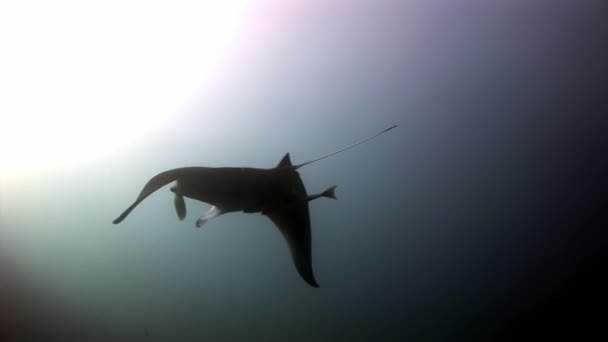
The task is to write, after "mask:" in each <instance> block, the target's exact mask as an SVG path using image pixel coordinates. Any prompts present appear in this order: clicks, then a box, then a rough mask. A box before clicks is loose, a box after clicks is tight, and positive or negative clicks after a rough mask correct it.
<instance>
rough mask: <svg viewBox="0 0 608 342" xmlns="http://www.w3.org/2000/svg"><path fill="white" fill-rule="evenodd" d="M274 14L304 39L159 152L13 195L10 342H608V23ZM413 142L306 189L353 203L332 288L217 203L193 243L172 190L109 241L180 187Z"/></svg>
mask: <svg viewBox="0 0 608 342" xmlns="http://www.w3.org/2000/svg"><path fill="white" fill-rule="evenodd" d="M273 6H276V7H273ZM266 10H268V11H271V10H272V13H279V14H278V17H279V18H284V20H278V21H275V22H272V23H266V24H267V26H268V27H269V28H267V30H268V32H267V36H265V39H262V40H260V41H258V44H260V45H259V46H254V48H253V51H254V53H253V54H252V55H249V56H248V57H247V60H241V59H239V58H236V57H235V58H234V60H232V61H230V69H229V70H230V71H229V72H228V76H227V77H226V78H225V79H223V80H220V81H218V82H217V84H214V86H213V87H212V89H211V90H209V91H208V92H207V93H205V96H208V97H206V98H201V99H200V102H198V103H197V104H196V105H193V106H191V107H190V108H187V109H185V110H183V111H182V112H180V113H179V114H176V115H175V116H174V117H173V118H172V119H171V121H170V122H168V123H167V124H166V126H165V127H163V129H162V130H161V132H160V133H159V134H156V135H151V136H144V137H142V138H141V139H140V140H138V143H137V144H136V146H135V147H132V148H131V149H129V150H128V151H123V152H117V154H116V156H114V157H113V158H109V159H104V160H103V161H98V162H92V163H91V164H88V165H85V166H80V167H77V168H74V169H70V170H67V171H62V172H59V173H57V172H56V173H49V174H45V175H39V176H37V177H31V178H27V180H23V181H21V182H16V181H15V182H12V183H11V184H6V183H3V184H2V186H3V189H4V190H2V189H0V190H2V193H1V197H0V200H1V201H2V202H1V203H0V205H1V206H2V211H1V212H0V214H1V216H0V219H1V221H0V223H1V225H2V227H1V231H0V233H2V235H0V237H1V238H2V240H0V258H1V259H0V260H1V263H0V276H1V278H0V305H1V306H0V339H1V340H7V341H21V340H47V341H48V340H63V341H65V340H121V341H123V340H124V341H138V340H139V341H166V340H190V341H194V340H197V341H201V340H204V341H241V340H253V341H370V340H376V341H402V340H408V339H409V340H413V341H419V340H453V339H468V340H470V339H490V340H491V339H499V338H515V337H518V338H532V337H539V336H546V335H547V334H550V335H555V334H562V333H563V334H573V335H575V336H578V335H577V334H582V335H583V336H584V335H585V334H587V333H591V332H595V331H597V332H600V330H599V327H600V325H599V321H600V319H599V318H598V316H596V315H595V314H592V312H593V311H592V310H593V309H594V308H595V309H598V308H599V309H600V310H603V309H602V308H601V307H599V305H600V304H599V299H598V298H599V297H598V295H599V293H600V292H601V291H602V289H603V288H605V287H604V285H605V283H602V281H601V280H600V279H601V277H602V276H605V268H606V267H605V266H606V265H605V262H603V261H601V260H605V259H604V258H602V256H604V257H605V251H606V249H605V247H606V240H605V238H603V237H602V234H603V230H604V228H605V227H606V223H607V222H606V216H605V214H604V211H605V203H606V201H605V200H602V199H601V198H603V197H604V196H605V189H606V185H607V184H606V174H607V173H606V171H608V169H607V168H606V162H605V156H606V152H607V151H608V150H607V148H606V146H608V145H607V144H606V138H605V136H606V132H608V131H607V128H608V125H607V120H606V113H607V110H608V106H607V101H606V98H607V95H608V90H607V84H608V65H607V61H608V53H607V51H608V7H607V6H606V3H605V2H603V1H533V2H528V1H513V2H499V1H489V2H481V1H457V2H452V1H450V2H448V1H430V2H426V1H425V2H423V1H412V2H389V1H387V2H380V3H378V2H371V1H370V2H352V3H351V2H345V3H339V4H338V3H336V4H334V5H323V4H320V3H319V4H314V5H309V6H300V7H297V10H291V11H287V10H286V9H284V8H282V7H280V6H279V5H277V4H274V5H268V8H267V9H266ZM281 11H284V12H281ZM261 13H262V14H263V13H264V12H263V11H262V12H261ZM263 18H264V16H263V15H260V19H259V20H263ZM134 20H135V19H134ZM159 25H160V23H159ZM201 97H202V95H201ZM33 100H35V99H33ZM393 124H398V125H399V127H398V128H397V129H395V130H392V131H391V132H389V133H387V134H385V135H382V136H380V137H378V138H377V139H375V140H372V141H370V142H368V143H366V144H364V145H362V146H359V147H357V148H356V149H353V150H349V151H347V152H344V153H342V154H339V155H337V156H335V157H332V158H330V159H327V160H323V161H320V162H318V163H314V164H311V165H308V166H306V167H304V168H302V169H301V170H300V174H301V177H302V179H303V181H304V184H305V186H306V188H307V190H308V191H309V192H310V193H316V192H319V191H322V190H324V189H325V188H327V187H328V186H331V185H337V186H338V187H337V196H338V198H339V199H338V201H332V200H329V199H319V200H315V201H314V202H311V203H310V218H311V223H312V242H313V243H312V246H313V247H312V253H313V268H314V272H315V276H316V279H317V281H318V282H319V284H320V288H319V289H314V288H311V287H309V286H308V285H307V284H306V283H305V282H304V281H303V280H302V279H301V278H300V276H299V275H298V273H297V272H296V270H295V268H294V267H293V265H292V261H291V259H290V257H289V250H288V248H287V245H286V244H285V242H284V240H283V238H282V236H281V235H280V234H279V232H278V230H277V229H276V228H275V227H274V226H273V224H272V222H271V221H270V220H269V219H268V218H266V217H264V216H261V215H257V214H243V213H236V214H228V215H224V216H221V217H218V218H216V219H214V220H213V221H211V222H210V223H208V224H207V225H205V226H204V228H202V229H196V228H195V227H194V222H195V221H196V218H197V217H198V216H200V215H202V214H203V213H204V212H205V211H206V210H207V208H208V207H209V206H208V205H207V204H204V203H200V202H194V201H191V200H187V206H188V216H187V218H186V219H185V220H184V221H181V222H180V221H178V220H177V218H176V217H175V213H174V209H173V197H172V194H171V193H170V192H169V189H168V188H163V189H161V190H160V191H158V192H156V193H155V194H154V195H152V196H151V197H149V198H148V199H146V200H145V201H144V202H142V203H141V204H140V205H139V206H138V207H137V208H136V209H135V210H134V211H133V212H132V213H131V215H130V216H129V217H128V218H127V219H126V220H125V221H124V222H123V223H121V224H120V225H113V224H112V223H111V222H112V220H113V219H114V218H116V217H117V216H118V215H119V214H120V213H121V212H122V211H123V210H124V209H125V208H126V207H127V206H128V205H129V204H130V203H131V202H132V201H133V200H134V199H135V197H136V196H137V194H138V193H139V191H140V190H141V188H142V186H143V185H144V184H145V182H146V181H147V180H148V179H149V178H150V177H152V176H153V175H155V174H157V173H159V172H161V171H164V170H167V169H171V168H175V167H181V166H195V165H201V166H249V167H262V168H263V167H273V166H275V165H276V163H278V161H279V160H280V159H281V157H282V156H283V155H284V154H285V153H286V152H290V153H291V158H292V161H293V162H294V163H301V162H304V161H307V160H310V159H312V158H315V157H318V156H321V155H323V154H325V153H329V152H331V151H333V150H336V149H338V148H341V147H344V146H347V145H349V144H351V143H353V142H355V141H358V140H360V139H362V138H365V137H367V136H369V135H371V134H374V133H376V132H377V131H379V130H381V129H383V128H386V127H388V126H390V125H393ZM107 139H112V132H108V137H107ZM41 143H43V142H41ZM74 143H77V142H74ZM602 284H604V285H602Z"/></svg>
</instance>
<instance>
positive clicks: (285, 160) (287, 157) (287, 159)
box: [277, 152, 291, 168]
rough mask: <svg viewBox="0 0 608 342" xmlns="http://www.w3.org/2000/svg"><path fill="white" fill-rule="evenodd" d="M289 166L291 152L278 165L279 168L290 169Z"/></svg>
mask: <svg viewBox="0 0 608 342" xmlns="http://www.w3.org/2000/svg"><path fill="white" fill-rule="evenodd" d="M289 166H291V158H289V152H287V153H286V154H285V155H284V156H283V159H281V161H280V162H279V165H277V168H281V167H289Z"/></svg>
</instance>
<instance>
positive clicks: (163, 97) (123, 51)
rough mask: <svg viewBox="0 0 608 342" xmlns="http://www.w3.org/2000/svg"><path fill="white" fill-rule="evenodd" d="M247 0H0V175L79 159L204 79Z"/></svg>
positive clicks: (111, 148) (132, 131) (141, 131)
mask: <svg viewBox="0 0 608 342" xmlns="http://www.w3.org/2000/svg"><path fill="white" fill-rule="evenodd" d="M246 5H247V4H246V3H245V1H193V2H180V1H167V2H163V3H159V2H154V1H115V2H111V1H100V2H89V1H73V2H69V1H68V2H66V1H40V2H28V1H3V2H0V47H1V52H0V176H7V175H19V174H23V173H30V172H40V171H45V170H49V169H52V168H64V167H68V166H75V165H80V164H83V163H86V162H89V161H91V160H95V159H99V158H102V157H106V156H108V155H111V154H112V153H113V152H115V151H117V150H119V149H124V148H126V147H128V146H129V145H130V144H132V143H133V142H134V141H136V140H137V139H138V138H141V137H142V136H144V135H146V134H149V133H151V132H153V131H155V130H158V129H159V126H161V125H162V124H163V122H166V120H168V119H169V118H170V116H171V115H172V114H175V113H176V112H177V111H178V110H180V109H182V108H183V106H184V105H185V104H186V103H187V102H188V101H189V99H190V100H191V99H192V98H193V97H194V96H196V95H197V93H198V92H199V91H200V89H201V88H202V87H203V86H204V85H205V81H206V80H208V79H209V77H210V76H211V73H212V72H213V71H214V70H215V69H216V68H215V67H217V63H218V60H219V59H220V58H221V57H222V53H225V51H226V48H227V46H228V45H229V43H230V40H231V38H232V37H233V35H234V34H235V31H236V30H237V29H238V23H239V20H240V19H241V16H242V15H243V14H244V12H245V10H246Z"/></svg>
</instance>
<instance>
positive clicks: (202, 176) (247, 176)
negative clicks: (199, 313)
mask: <svg viewBox="0 0 608 342" xmlns="http://www.w3.org/2000/svg"><path fill="white" fill-rule="evenodd" d="M395 127H397V125H394V126H391V127H389V128H387V129H385V130H383V131H381V132H379V133H377V134H376V135H374V136H372V137H369V138H367V139H365V140H362V141H359V142H357V143H355V144H352V145H350V146H348V147H345V148H343V149H341V150H338V151H335V152H332V153H330V154H327V155H324V156H322V157H319V158H317V159H314V160H311V161H308V162H305V163H302V164H297V165H293V164H292V163H291V159H290V156H289V153H287V154H285V156H284V157H283V158H282V159H281V161H280V162H279V164H278V165H277V166H275V167H273V168H270V169H259V168H251V167H182V168H177V169H172V170H168V171H165V172H161V173H159V174H157V175H156V176H154V177H152V179H150V180H149V181H148V183H146V185H145V186H144V188H143V189H142V191H141V192H140V193H139V196H137V199H136V200H135V202H133V204H131V206H129V207H128V208H127V209H126V210H125V211H124V212H123V213H122V214H121V215H120V216H119V217H118V218H116V219H115V220H114V221H113V223H114V224H118V223H120V222H122V221H123V220H124V219H125V218H126V217H127V215H129V213H131V211H132V210H133V209H134V208H135V207H136V206H137V205H138V204H139V203H140V202H141V201H143V200H144V199H145V198H146V197H148V196H150V195H151V194H152V193H153V192H155V191H156V190H158V189H160V188H162V187H163V186H165V185H167V184H169V183H172V182H175V183H174V185H173V186H172V187H171V191H172V192H173V194H174V204H175V211H176V213H177V217H178V218H179V219H180V220H183V219H184V218H185V217H186V203H185V200H184V197H187V198H190V199H194V200H198V201H202V202H205V203H209V204H211V205H212V206H211V208H210V209H209V210H208V211H207V212H206V213H205V214H204V215H203V216H201V217H199V218H198V220H197V221H196V227H198V228H200V227H201V226H203V225H204V224H205V223H207V222H209V221H210V220H211V219H213V218H215V217H218V216H220V215H222V214H226V213H232V212H244V213H261V214H262V215H265V216H268V217H269V218H270V220H272V222H274V224H275V225H276V226H277V227H278V228H279V231H280V232H281V233H282V235H283V237H284V238H285V240H286V241H287V244H288V246H289V249H290V251H291V257H292V259H293V262H294V264H295V267H296V269H297V271H298V273H299V274H300V276H301V277H302V278H303V279H304V281H306V283H308V284H309V285H310V286H312V287H319V284H318V283H317V281H316V280H315V277H314V274H313V270H312V258H311V235H310V215H309V210H308V202H310V201H312V200H314V199H317V198H320V197H327V198H332V199H336V195H335V188H336V186H332V187H330V188H328V189H327V190H325V191H323V192H321V193H318V194H313V195H308V193H307V192H306V188H305V187H304V183H303V182H302V179H301V178H300V174H299V173H298V171H297V170H298V169H299V168H301V167H302V166H304V165H308V164H310V163H313V162H316V161H319V160H321V159H325V158H327V157H330V156H333V155H335V154H337V153H340V152H342V151H345V150H348V149H350V148H352V147H355V146H357V145H360V144H362V143H364V142H366V141H368V140H371V139H373V138H375V137H377V136H379V135H380V134H383V133H385V132H387V131H389V130H391V129H393V128H395Z"/></svg>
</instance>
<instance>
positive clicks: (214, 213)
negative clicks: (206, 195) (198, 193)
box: [196, 206, 224, 228]
mask: <svg viewBox="0 0 608 342" xmlns="http://www.w3.org/2000/svg"><path fill="white" fill-rule="evenodd" d="M223 213H224V211H223V210H222V209H220V208H218V207H216V206H213V207H211V208H209V210H208V211H207V212H206V213H205V215H203V216H201V217H199V218H198V220H196V228H200V227H202V226H203V225H204V224H205V223H207V222H209V220H211V219H212V218H214V217H218V216H220V215H222V214H223Z"/></svg>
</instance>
